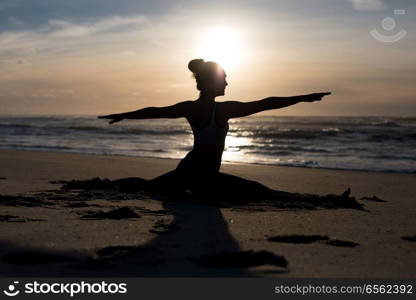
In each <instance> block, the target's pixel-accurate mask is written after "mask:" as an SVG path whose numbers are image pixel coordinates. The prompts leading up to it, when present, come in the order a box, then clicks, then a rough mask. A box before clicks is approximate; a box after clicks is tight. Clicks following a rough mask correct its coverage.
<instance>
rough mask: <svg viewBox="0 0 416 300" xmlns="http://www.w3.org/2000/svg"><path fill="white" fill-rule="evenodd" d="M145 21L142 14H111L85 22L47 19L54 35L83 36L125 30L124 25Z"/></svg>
mask: <svg viewBox="0 0 416 300" xmlns="http://www.w3.org/2000/svg"><path fill="white" fill-rule="evenodd" d="M145 21H146V18H145V17H144V16H140V15H139V16H133V17H120V16H111V17H107V18H103V19H98V20H94V21H89V22H85V23H73V22H69V21H65V20H49V25H50V26H52V28H53V32H52V34H53V36H55V37H83V36H88V35H91V34H96V33H103V32H108V31H114V30H120V29H123V30H125V29H126V27H134V26H135V25H138V24H142V23H144V22H145Z"/></svg>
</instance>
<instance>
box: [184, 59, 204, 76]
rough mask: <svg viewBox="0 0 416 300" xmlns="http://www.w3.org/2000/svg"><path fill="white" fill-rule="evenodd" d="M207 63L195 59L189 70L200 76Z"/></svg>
mask: <svg viewBox="0 0 416 300" xmlns="http://www.w3.org/2000/svg"><path fill="white" fill-rule="evenodd" d="M204 64H205V61H204V60H203V59H202V58H197V59H193V60H191V61H190V62H189V64H188V69H189V70H190V71H191V72H192V73H194V74H198V73H199V72H200V71H201V70H202V68H203V67H204Z"/></svg>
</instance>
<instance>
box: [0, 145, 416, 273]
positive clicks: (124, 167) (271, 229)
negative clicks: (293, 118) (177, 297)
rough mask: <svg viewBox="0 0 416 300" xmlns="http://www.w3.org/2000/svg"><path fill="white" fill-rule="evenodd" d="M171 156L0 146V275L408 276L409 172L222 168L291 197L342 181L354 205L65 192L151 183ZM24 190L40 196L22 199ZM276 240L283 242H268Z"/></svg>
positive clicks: (415, 265) (170, 165)
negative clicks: (264, 205) (273, 206)
mask: <svg viewBox="0 0 416 300" xmlns="http://www.w3.org/2000/svg"><path fill="white" fill-rule="evenodd" d="M177 162H178V161H177V160H174V159H160V158H140V157H128V156H110V155H107V156H105V155H93V154H73V153H59V152H47V151H20V150H4V149H3V150H0V194H1V195H2V196H3V198H2V200H1V202H0V216H2V218H1V229H0V257H1V259H0V275H1V276H146V277H147V276H152V277H153V276H161V277H166V276H183V277H189V276H197V277H208V276H225V277H229V276H244V277H246V276H247V277H251V276H255V277H289V278H292V277H293V278H301V277H302V278H315V277H316V278H317V277H319V278H415V277H416V252H415V241H414V240H413V241H412V240H411V239H409V238H407V239H403V237H411V236H415V235H416V222H415V220H416V205H415V201H416V199H415V198H416V185H415V183H416V180H415V179H416V174H401V173H382V172H367V171H348V170H328V169H313V168H297V167H282V166H266V165H254V164H241V163H234V164H231V163H229V164H223V165H222V167H221V171H222V172H224V173H227V174H232V175H235V176H239V177H242V178H245V179H249V180H254V181H257V182H260V183H262V184H264V185H266V186H268V187H270V188H273V189H278V190H282V191H288V192H296V193H311V194H320V195H325V194H330V193H334V194H340V193H342V192H344V191H345V190H346V189H348V188H350V189H351V196H353V197H355V198H356V199H357V200H358V202H360V203H362V204H364V208H365V209H363V210H355V209H343V208H341V209H314V210H302V209H285V210H273V211H267V210H264V209H263V210H261V209H250V208H249V207H222V208H218V207H215V206H212V205H207V204H204V203H200V204H199V203H187V202H186V201H179V202H172V203H170V202H165V201H161V200H160V199H152V198H151V197H149V196H148V195H144V194H138V195H137V197H134V196H132V195H129V196H128V197H127V198H126V199H123V198H120V197H119V198H117V197H113V198H111V199H109V198H108V197H107V198H105V199H103V198H102V197H100V194H99V193H98V192H97V193H96V194H92V195H91V193H92V192H90V194H89V195H88V197H89V198H88V199H87V198H85V199H87V200H86V201H81V200H82V199H74V195H75V194H74V192H70V191H62V190H60V188H61V185H62V184H59V181H62V180H63V181H70V180H73V179H77V180H81V179H92V178H96V177H99V178H101V179H104V178H108V179H110V180H114V179H119V178H126V177H141V178H144V179H150V178H154V177H156V176H158V175H161V174H163V173H166V172H168V171H170V170H172V169H174V168H175V167H176V165H177ZM50 182H55V183H50ZM56 182H58V183H56ZM54 191H55V192H54ZM40 193H44V194H43V196H39V194H40ZM48 193H49V194H48ZM51 193H52V194H53V197H52V196H50V195H51ZM71 193H72V194H71ZM5 195H14V196H19V197H20V196H21V197H26V198H25V199H26V200H25V201H20V202H19V199H18V198H12V200H10V199H7V198H5V197H4V196H5ZM30 195H38V196H37V197H38V198H37V199H40V198H42V197H44V198H42V199H47V200H42V201H37V200H36V201H34V202H33V203H31V200H30V198H28V197H30ZM373 196H375V197H373ZM85 197H87V196H85ZM363 197H367V198H366V199H361V198H363ZM83 199H84V198H83ZM382 200H384V201H382ZM13 201H14V202H13ZM81 202H85V203H84V204H82V205H81V204H80V203H81ZM74 203H76V205H74ZM121 207H129V208H130V210H129V212H130V213H133V214H132V215H131V217H128V218H127V217H126V218H121V219H112V218H88V217H85V216H88V214H90V215H92V214H93V213H94V212H97V211H109V210H114V209H117V208H121ZM134 214H136V215H134ZM7 216H9V217H7ZM282 236H284V237H286V240H285V239H280V240H279V238H274V237H282ZM299 236H303V240H302V239H301V240H299ZM305 236H306V238H305ZM314 236H315V238H311V237H314ZM316 236H317V237H316ZM296 237H297V238H298V240H296ZM307 237H309V239H308V238H307ZM305 239H306V241H305ZM224 251H226V253H230V252H231V253H237V252H238V253H245V254H244V255H246V254H247V253H248V252H247V251H255V253H257V254H259V253H260V254H259V256H258V257H257V258H261V257H262V256H261V255H262V254H264V253H265V252H262V251H267V253H271V254H274V255H275V256H274V259H267V258H266V259H264V257H263V258H261V259H263V260H264V263H257V264H256V263H253V265H252V266H248V265H247V264H244V258H245V257H246V256H244V255H243V256H241V260H243V262H238V261H237V262H235V264H237V265H238V263H241V265H240V266H231V267H230V266H224V265H221V264H216V263H212V261H214V262H218V261H217V260H215V259H214V260H212V259H211V260H210V259H207V257H209V256H210V255H214V254H218V253H223V254H224ZM227 251H228V252H227ZM266 256H267V255H266ZM250 257H251V256H250ZM277 257H279V258H282V257H283V258H284V259H285V260H286V261H287V265H286V266H285V264H284V263H280V264H279V263H278V260H276V259H275V258H277ZM261 259H260V260H261ZM220 260H221V259H220ZM224 260H227V259H226V257H225V258H224ZM270 262H271V263H270Z"/></svg>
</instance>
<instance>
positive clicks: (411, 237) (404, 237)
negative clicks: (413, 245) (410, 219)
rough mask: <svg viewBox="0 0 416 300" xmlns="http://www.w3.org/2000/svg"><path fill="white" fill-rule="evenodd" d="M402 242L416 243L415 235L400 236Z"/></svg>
mask: <svg viewBox="0 0 416 300" xmlns="http://www.w3.org/2000/svg"><path fill="white" fill-rule="evenodd" d="M402 239H403V240H406V241H410V242H416V234H415V235H408V236H402Z"/></svg>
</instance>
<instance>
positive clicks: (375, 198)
mask: <svg viewBox="0 0 416 300" xmlns="http://www.w3.org/2000/svg"><path fill="white" fill-rule="evenodd" d="M360 200H367V201H373V202H387V201H386V200H383V199H380V198H378V197H376V196H374V195H373V197H362V198H360Z"/></svg>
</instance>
